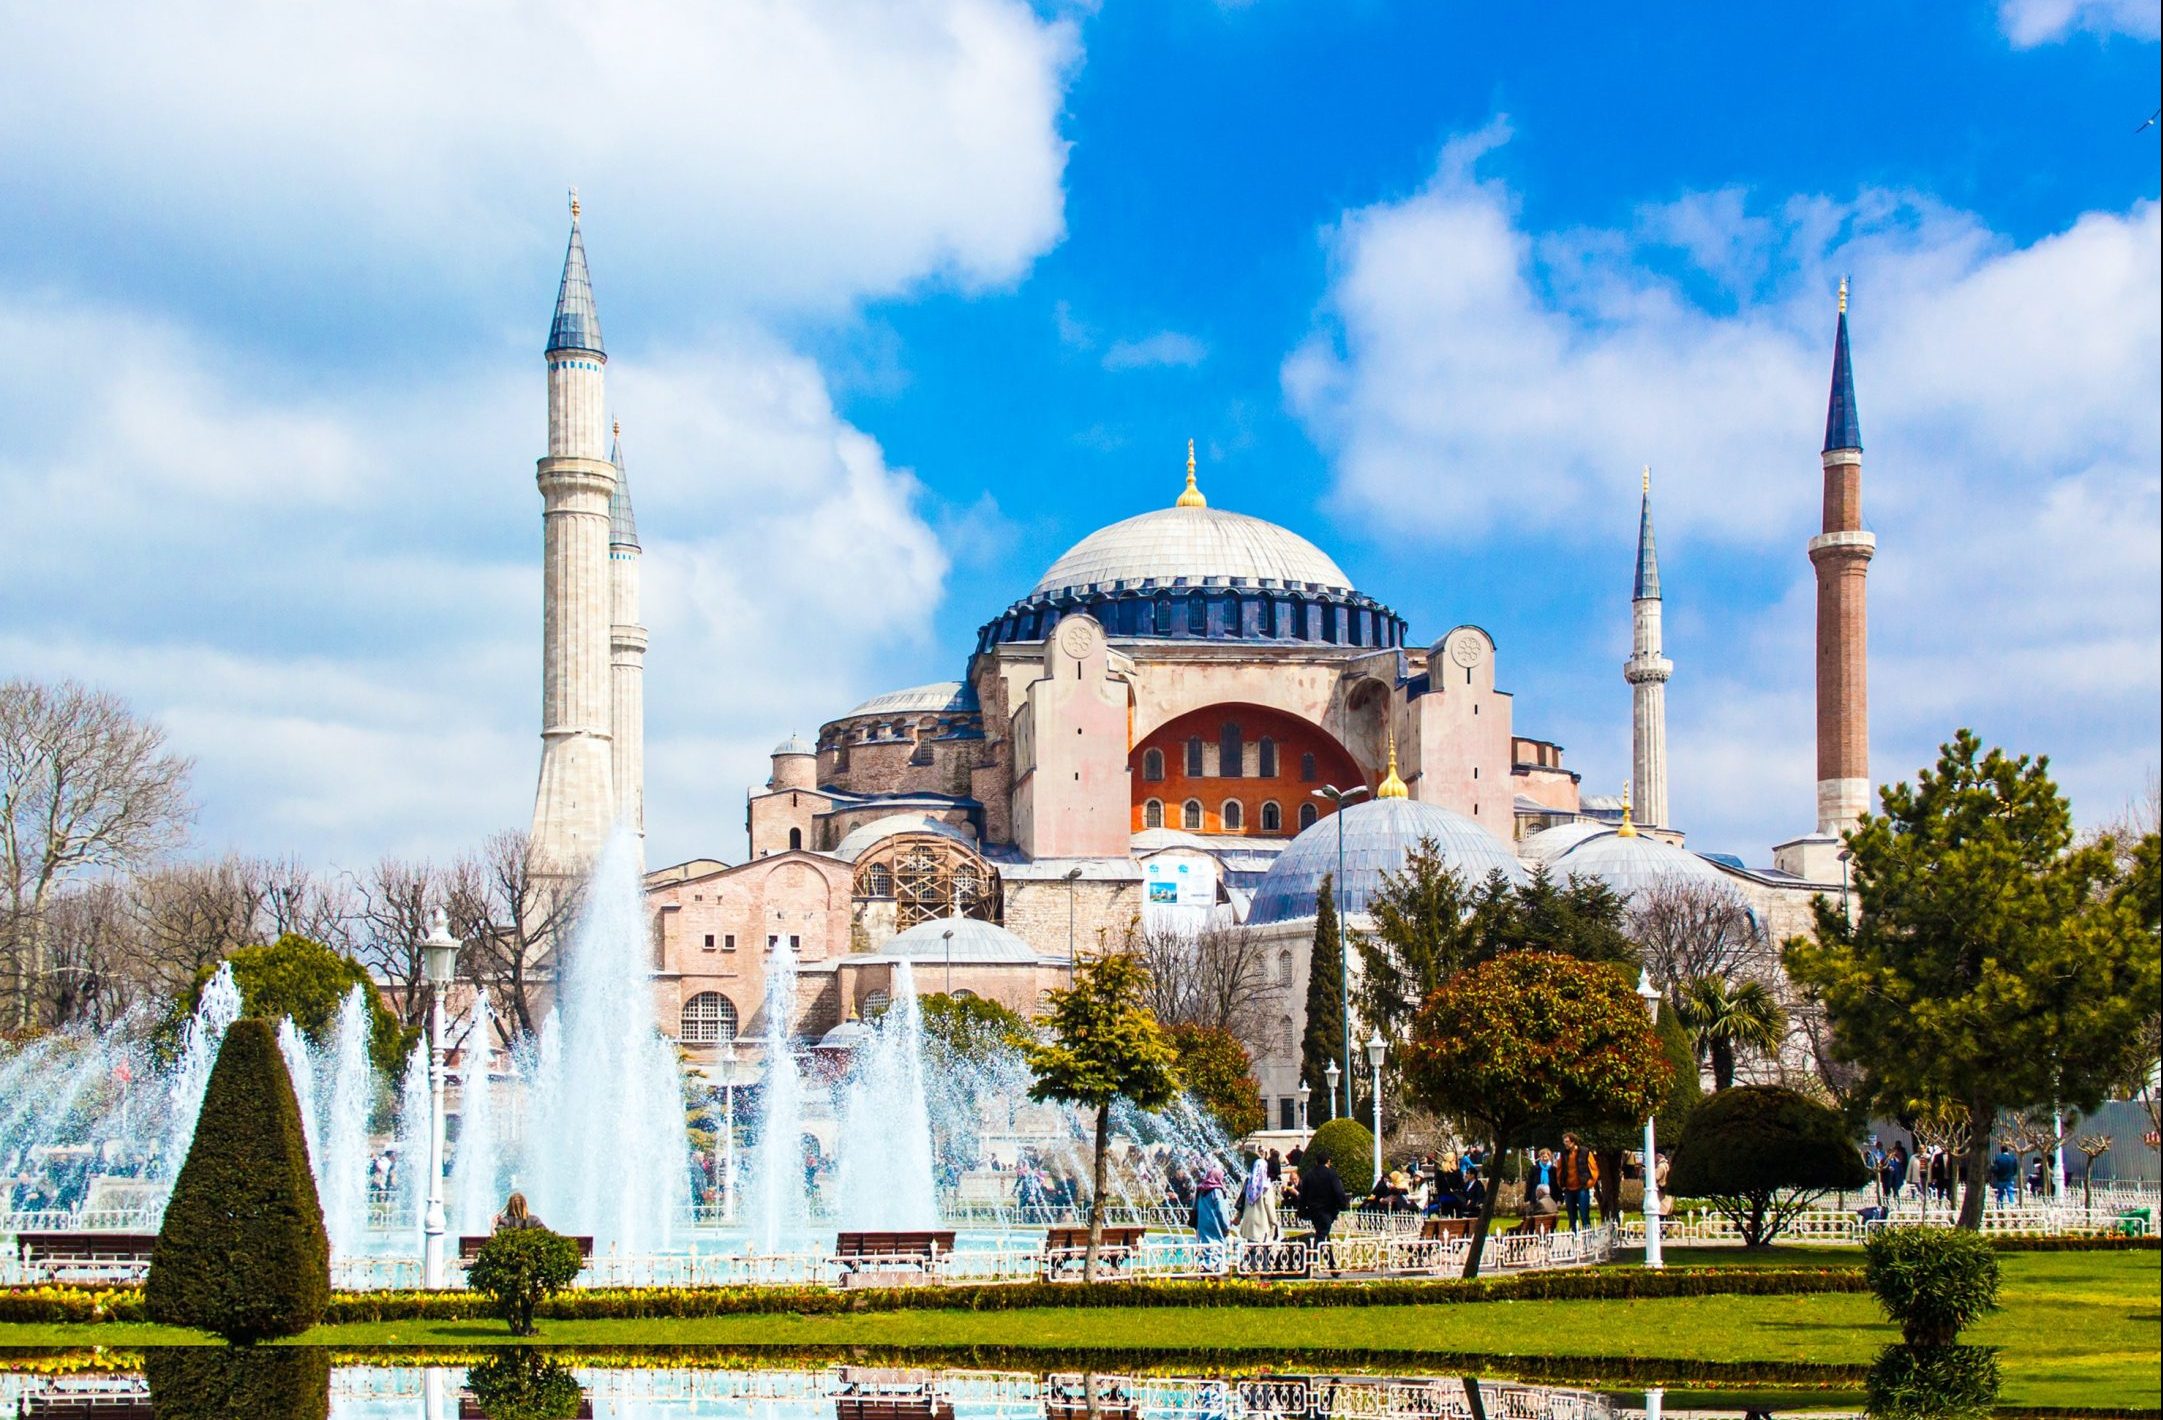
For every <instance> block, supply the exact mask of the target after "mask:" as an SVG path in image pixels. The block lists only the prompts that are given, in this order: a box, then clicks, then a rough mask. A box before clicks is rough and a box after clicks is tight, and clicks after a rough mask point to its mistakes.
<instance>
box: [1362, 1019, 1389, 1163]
mask: <svg viewBox="0 0 2163 1420" xmlns="http://www.w3.org/2000/svg"><path fill="white" fill-rule="evenodd" d="M1388 1049H1389V1047H1388V1046H1387V1045H1384V1044H1383V1043H1382V1032H1380V1031H1376V1032H1375V1033H1374V1034H1373V1035H1370V1036H1368V1037H1367V1064H1368V1065H1369V1066H1370V1067H1372V1068H1373V1070H1374V1177H1375V1182H1377V1183H1380V1182H1381V1181H1382V1056H1383V1054H1384V1053H1385V1052H1387V1051H1388Z"/></svg>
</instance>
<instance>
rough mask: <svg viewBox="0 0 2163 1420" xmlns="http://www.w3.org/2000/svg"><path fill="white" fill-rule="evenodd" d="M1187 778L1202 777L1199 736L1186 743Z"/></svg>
mask: <svg viewBox="0 0 2163 1420" xmlns="http://www.w3.org/2000/svg"><path fill="white" fill-rule="evenodd" d="M1187 777H1188V778H1189V779H1199V778H1201V777H1202V737H1201V736H1200V735H1196V736H1194V737H1193V738H1192V739H1190V740H1188V741H1187Z"/></svg>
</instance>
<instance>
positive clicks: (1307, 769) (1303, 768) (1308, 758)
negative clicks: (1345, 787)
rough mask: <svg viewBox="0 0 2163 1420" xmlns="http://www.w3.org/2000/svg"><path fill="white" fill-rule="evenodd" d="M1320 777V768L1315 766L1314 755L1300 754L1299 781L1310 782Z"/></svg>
mask: <svg viewBox="0 0 2163 1420" xmlns="http://www.w3.org/2000/svg"><path fill="white" fill-rule="evenodd" d="M1321 777H1322V774H1321V770H1320V769H1318V768H1317V767H1316V766H1315V762H1314V756H1313V755H1311V754H1303V755H1301V756H1300V757H1299V782H1300V783H1302V784H1312V783H1313V782H1314V781H1315V780H1317V779H1319V778H1321Z"/></svg>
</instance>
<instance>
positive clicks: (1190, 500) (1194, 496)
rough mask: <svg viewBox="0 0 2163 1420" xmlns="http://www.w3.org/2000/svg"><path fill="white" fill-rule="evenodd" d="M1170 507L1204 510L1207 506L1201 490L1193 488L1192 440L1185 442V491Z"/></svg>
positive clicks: (1207, 503)
mask: <svg viewBox="0 0 2163 1420" xmlns="http://www.w3.org/2000/svg"><path fill="white" fill-rule="evenodd" d="M1172 506H1173V507H1175V508H1206V507H1208V506H1209V500H1208V499H1207V498H1204V497H1203V496H1202V490H1201V489H1199V488H1197V487H1195V486H1194V441H1193V440H1192V439H1189V440H1187V490H1186V492H1184V493H1182V494H1180V495H1179V501H1178V502H1176V503H1174V504H1173V505H1172Z"/></svg>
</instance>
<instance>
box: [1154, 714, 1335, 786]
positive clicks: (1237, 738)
mask: <svg viewBox="0 0 2163 1420" xmlns="http://www.w3.org/2000/svg"><path fill="white" fill-rule="evenodd" d="M1205 748H1206V746H1205V741H1204V740H1203V739H1202V737H1201V736H1200V735H1191V736H1189V737H1188V738H1187V741H1186V743H1185V745H1184V746H1183V749H1184V752H1185V759H1186V776H1187V778H1189V779H1200V778H1202V777H1203V776H1204V775H1205V774H1206V773H1207V772H1208V771H1207V770H1206V768H1205V767H1204V766H1205V763H1206V761H1205V758H1204V755H1205ZM1246 772H1247V755H1246V742H1245V737H1244V736H1243V735H1242V734H1241V733H1240V730H1239V726H1238V725H1237V724H1236V723H1233V722H1231V721H1226V722H1225V725H1224V728H1223V730H1221V731H1220V732H1219V733H1218V736H1217V776H1216V777H1218V778H1220V779H1241V778H1244V777H1246ZM1254 773H1255V777H1256V778H1258V779H1274V778H1276V777H1277V742H1276V741H1275V740H1273V739H1271V738H1270V737H1269V736H1267V735H1264V736H1262V738H1261V739H1259V740H1257V741H1255V744H1254ZM1320 777H1321V775H1320V766H1319V765H1318V764H1317V763H1316V762H1315V758H1314V756H1313V755H1312V754H1303V755H1301V756H1300V757H1299V779H1300V782H1301V783H1303V784H1312V783H1314V782H1316V780H1317V779H1319V778H1320ZM1142 779H1143V781H1144V782H1145V783H1149V784H1161V783H1163V782H1164V751H1163V750H1161V749H1158V748H1156V747H1155V746H1151V747H1150V748H1148V749H1145V750H1143V751H1142Z"/></svg>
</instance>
